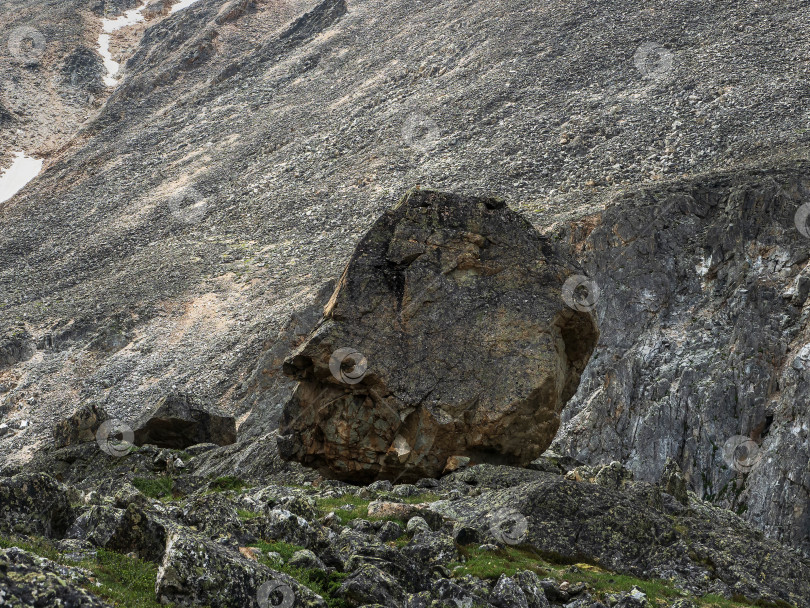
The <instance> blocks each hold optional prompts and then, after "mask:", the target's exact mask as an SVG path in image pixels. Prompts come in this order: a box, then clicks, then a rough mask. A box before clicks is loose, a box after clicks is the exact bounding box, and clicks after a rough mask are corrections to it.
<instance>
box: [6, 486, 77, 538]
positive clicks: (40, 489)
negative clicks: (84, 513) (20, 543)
mask: <svg viewBox="0 0 810 608" xmlns="http://www.w3.org/2000/svg"><path fill="white" fill-rule="evenodd" d="M73 517H74V513H73V509H72V508H71V506H70V503H69V501H68V493H67V488H66V487H65V486H63V485H62V484H60V483H59V482H58V481H56V480H55V479H54V478H53V477H51V476H49V475H46V474H45V473H20V474H19V475H15V476H14V477H11V478H8V479H0V535H12V534H25V535H31V536H48V537H53V538H59V537H61V536H62V535H63V534H64V532H65V530H67V528H68V526H69V525H70V522H71V521H72V519H73Z"/></svg>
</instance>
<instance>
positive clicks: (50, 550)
mask: <svg viewBox="0 0 810 608" xmlns="http://www.w3.org/2000/svg"><path fill="white" fill-rule="evenodd" d="M10 547H19V548H20V549H22V550H24V551H28V552H29V553H34V554H36V555H39V556H40V557H47V558H48V559H49V560H51V561H54V562H58V563H63V560H61V559H60V558H61V554H60V553H59V551H57V550H56V547H54V546H53V544H51V543H50V542H48V541H47V540H45V539H40V538H32V539H30V540H22V539H16V538H3V537H1V536H0V549H8V548H10Z"/></svg>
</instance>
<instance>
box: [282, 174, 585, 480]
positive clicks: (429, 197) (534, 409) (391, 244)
mask: <svg viewBox="0 0 810 608" xmlns="http://www.w3.org/2000/svg"><path fill="white" fill-rule="evenodd" d="M574 272H575V267H574V266H573V264H571V263H570V262H569V261H568V260H567V259H565V258H564V257H563V256H562V255H561V253H560V252H559V251H557V250H556V249H555V247H554V246H553V245H552V244H551V243H550V242H549V241H548V240H547V239H545V238H544V237H543V236H541V235H540V234H539V233H538V232H537V231H536V230H535V229H534V227H532V225H531V224H530V223H529V222H528V221H526V220H525V219H524V218H523V217H522V216H520V215H519V214H517V213H515V212H514V211H512V210H511V209H509V208H508V207H507V206H506V205H505V204H504V203H503V202H502V201H500V200H496V199H482V198H469V197H462V196H455V195H450V194H442V193H438V192H432V191H420V190H414V191H411V192H410V193H409V194H408V195H407V196H406V197H405V198H404V199H403V201H402V202H401V203H400V204H399V205H397V206H396V207H394V208H393V209H391V210H390V211H388V212H386V213H385V214H383V216H382V217H381V218H380V219H378V220H377V222H376V223H375V224H374V226H373V227H372V228H371V230H370V231H369V232H368V233H367V234H366V235H365V237H364V238H363V239H362V241H361V242H360V244H359V245H358V246H357V249H356V250H355V252H354V255H353V256H352V258H351V260H350V261H349V264H348V266H347V268H346V270H345V272H344V274H343V277H342V278H341V280H340V282H339V284H338V286H337V289H336V291H335V293H334V295H333V296H332V300H331V301H330V303H329V304H328V305H327V307H326V309H325V312H324V318H323V319H322V320H321V322H320V323H319V325H318V326H317V327H316V329H315V330H314V331H313V333H312V334H311V335H310V336H309V338H308V339H307V341H306V342H305V343H304V344H303V345H302V346H301V347H300V348H299V349H298V350H297V351H296V352H295V353H294V354H293V355H292V356H291V357H289V358H288V359H287V361H286V362H285V364H284V370H285V372H286V373H287V374H289V375H290V376H292V377H294V378H296V379H298V380H299V385H298V387H297V388H296V390H295V393H294V395H293V397H292V399H291V400H290V401H289V402H288V403H287V405H286V406H285V410H284V416H283V419H282V425H281V433H280V435H281V436H280V438H279V450H280V452H281V454H282V456H283V457H284V458H286V459H288V460H297V461H299V462H302V463H304V464H306V465H308V466H311V467H313V468H318V469H320V470H321V472H322V473H323V474H325V475H330V476H333V477H338V478H342V479H347V480H352V481H364V482H368V481H371V480H374V479H377V478H388V479H394V478H401V479H403V480H416V479H418V478H420V477H436V476H438V475H439V474H441V472H442V470H443V469H444V468H445V467H446V466H447V464H448V459H451V457H469V458H470V459H471V461H472V462H473V463H481V462H492V463H509V464H519V465H525V464H528V463H529V462H531V461H532V460H533V459H535V458H537V456H539V455H540V454H541V453H542V452H543V450H545V449H546V447H548V445H549V444H550V442H551V440H552V438H553V437H554V434H555V432H556V430H557V428H558V426H559V413H560V411H561V409H562V407H563V405H565V402H566V401H567V400H568V399H569V398H570V397H571V396H572V395H573V393H574V392H575V390H576V387H577V384H578V382H579V377H580V374H581V373H582V370H583V369H584V367H585V364H586V363H587V361H588V359H589V357H590V354H591V352H592V350H593V348H594V345H595V343H596V339H597V336H598V330H597V325H596V319H595V316H594V315H593V314H592V313H591V312H588V311H575V310H573V309H572V308H569V307H567V306H566V304H565V302H564V301H563V297H562V287H563V283H564V282H565V280H566V277H568V276H569V275H571V274H573V273H574ZM453 462H454V460H452V459H451V466H452V464H453Z"/></svg>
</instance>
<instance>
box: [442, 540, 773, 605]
mask: <svg viewBox="0 0 810 608" xmlns="http://www.w3.org/2000/svg"><path fill="white" fill-rule="evenodd" d="M459 553H461V555H463V556H464V557H465V559H466V561H465V562H463V563H459V562H454V563H451V564H448V567H449V568H450V570H451V571H452V572H453V576H454V577H461V576H464V575H465V574H472V575H473V576H477V577H479V578H482V579H489V580H495V579H497V578H498V577H499V576H500V575H501V574H506V575H507V576H512V575H514V574H515V573H516V572H517V571H518V570H534V571H535V572H537V574H538V575H539V576H541V577H550V578H554V579H557V580H558V581H560V582H562V581H568V583H570V584H576V583H586V584H587V585H589V586H590V587H591V588H592V589H593V592H594V593H593V594H594V596H596V598H597V599H605V595H606V594H608V593H619V592H622V591H624V592H629V591H631V590H632V589H633V587H638V588H639V589H641V590H642V591H643V592H644V593H646V594H647V599H648V601H649V602H650V606H652V607H653V608H655V607H656V606H664V605H669V604H671V603H672V602H673V601H674V600H675V599H677V598H688V599H690V600H691V601H693V602H694V603H695V605H696V606H699V607H700V608H750V606H752V604H750V603H748V602H745V601H744V600H742V599H741V598H735V599H734V600H728V599H725V598H723V597H721V596H718V595H706V596H704V597H694V596H691V595H688V594H686V593H684V592H682V591H680V590H679V589H676V588H675V587H673V586H672V584H670V583H669V582H668V581H665V580H657V579H653V580H642V579H639V578H636V577H634V576H628V575H625V574H616V573H614V572H609V571H607V570H605V569H603V568H601V567H599V566H597V565H594V564H585V563H576V564H574V565H575V566H576V571H575V572H571V571H570V564H571V561H573V560H570V559H566V560H559V559H555V558H554V556H553V555H552V554H543V555H541V554H539V553H537V552H535V551H533V550H531V549H527V548H524V547H505V548H503V549H499V550H497V551H481V550H480V549H478V547H476V546H474V545H470V546H466V547H459ZM455 568H458V569H455ZM754 605H756V604H754ZM771 608H773V607H771ZM780 608H788V606H787V605H785V606H784V607H780Z"/></svg>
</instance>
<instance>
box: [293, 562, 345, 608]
mask: <svg viewBox="0 0 810 608" xmlns="http://www.w3.org/2000/svg"><path fill="white" fill-rule="evenodd" d="M281 570H282V572H285V573H287V574H289V575H290V576H291V577H293V578H294V579H295V580H297V581H298V582H299V583H301V584H302V585H304V586H305V587H308V588H309V589H310V590H312V591H314V592H315V593H317V594H318V595H320V596H321V597H322V598H323V599H324V601H325V602H326V605H327V606H329V608H349V606H350V604H349V603H348V602H347V601H346V600H344V599H341V598H339V597H337V590H338V589H339V588H340V585H342V584H343V581H345V580H346V579H347V578H348V576H349V575H348V574H346V573H343V572H333V573H332V574H327V573H326V572H324V571H323V570H304V569H303V568H291V567H287V566H282V568H281Z"/></svg>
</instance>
